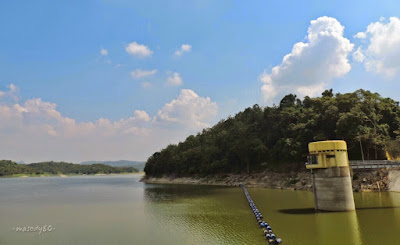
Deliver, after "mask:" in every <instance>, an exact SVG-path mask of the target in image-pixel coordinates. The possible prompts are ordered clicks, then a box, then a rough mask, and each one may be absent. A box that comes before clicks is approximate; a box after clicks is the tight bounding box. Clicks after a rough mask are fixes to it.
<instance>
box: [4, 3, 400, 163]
mask: <svg viewBox="0 0 400 245" xmlns="http://www.w3.org/2000/svg"><path fill="white" fill-rule="evenodd" d="M399 10H400V3H399V2H397V1H351V2H349V1H331V2H326V1H222V0H219V1H123V0H113V1H111V0H110V1H63V2H60V1H1V3H0V30H1V32H0V91H3V92H2V93H3V94H5V95H4V96H3V97H1V96H0V104H1V103H3V107H4V108H3V111H6V109H5V108H6V107H7V108H12V107H13V106H14V105H20V106H21V107H23V108H24V109H20V110H18V111H17V112H16V113H22V114H21V115H22V116H21V115H20V114H18V115H19V117H23V118H24V120H22V121H21V123H22V124H21V125H22V126H23V129H21V128H16V127H12V126H10V125H11V123H10V124H8V125H7V126H4V125H3V126H2V127H1V125H0V136H3V139H4V140H3V142H0V145H2V146H3V147H7V149H8V152H2V153H0V158H12V159H13V160H26V161H35V160H51V159H53V160H71V161H75V162H77V161H81V160H93V159H96V158H99V159H100V158H101V159H104V160H108V159H121V158H126V159H132V160H144V159H146V158H147V157H148V156H149V155H150V154H151V153H152V152H154V151H155V150H158V149H159V148H160V147H163V146H164V145H165V144H167V143H171V142H172V143H174V142H177V141H178V140H181V139H184V138H185V136H187V134H189V133H195V132H197V131H199V130H200V129H201V128H202V127H204V126H207V125H212V124H213V123H215V122H217V121H218V120H219V119H221V118H225V117H226V116H228V115H234V114H235V113H237V112H238V111H239V110H242V109H244V108H246V107H249V106H252V105H253V104H255V103H258V104H261V105H271V104H272V103H277V102H279V100H280V98H281V96H282V95H283V94H287V93H290V92H293V93H296V92H298V91H302V92H301V93H300V95H299V96H304V95H310V96H316V95H318V94H319V92H320V90H321V89H326V88H333V89H334V91H335V92H349V91H354V90H356V89H358V88H364V89H369V90H372V91H376V92H379V93H380V94H381V95H383V96H388V97H392V98H394V99H396V100H400V96H399V95H398V92H397V91H399V88H400V86H399V83H398V82H397V81H398V78H399V76H398V71H397V63H396V62H397V60H393V59H395V58H393V57H389V58H388V56H389V55H388V54H389V53H391V52H392V53H394V54H397V52H399V54H400V51H399V50H400V41H398V40H397V39H396V38H394V40H395V41H394V43H395V44H394V45H392V46H390V48H391V50H389V51H390V52H389V51H384V52H381V49H379V47H381V46H382V47H388V45H387V43H385V41H382V40H378V41H376V38H377V37H378V36H379V35H381V33H382V30H383V32H384V34H385V35H386V36H387V39H386V42H389V43H390V42H391V41H390V40H391V39H393V37H397V34H398V32H400V29H399V30H397V29H396V28H397V22H396V19H394V20H392V19H390V17H397V16H398V15H399V14H398V13H399ZM322 16H328V17H330V18H331V19H318V18H319V17H322ZM381 17H384V18H385V19H381ZM312 20H317V22H316V24H315V26H317V25H319V24H321V23H322V24H323V26H324V28H327V30H328V29H329V28H330V27H332V26H334V27H335V28H336V27H339V29H338V31H337V32H333V33H331V34H332V35H331V37H332V39H329V40H331V41H332V43H334V44H332V45H336V46H333V47H334V48H337V50H339V51H338V52H339V53H340V52H342V51H340V50H342V48H343V47H344V49H343V50H345V51H343V52H344V53H340V54H338V53H336V54H332V53H326V56H327V57H328V56H329V57H331V58H330V59H329V61H330V62H331V61H332V60H333V61H332V62H333V63H335V62H336V61H335V59H338V60H340V61H339V63H340V62H342V63H340V64H341V65H338V66H335V67H334V69H337V70H335V71H334V72H332V73H329V75H328V76H326V77H322V76H319V75H315V76H313V77H312V78H310V77H309V76H306V78H304V79H302V78H301V77H300V78H299V83H298V84H296V81H292V82H287V80H288V79H293V77H295V78H297V77H298V76H299V74H297V73H296V71H298V70H307V69H309V70H313V68H314V67H315V69H316V70H321V71H322V72H324V69H327V70H329V71H331V70H332V69H333V68H332V67H331V66H329V67H320V66H319V64H317V63H316V64H310V65H309V66H307V67H303V66H299V65H296V64H302V63H304V62H303V61H304V55H303V56H301V55H293V57H292V60H291V61H290V62H289V63H290V64H289V63H287V64H285V63H284V62H283V57H284V56H285V55H287V54H291V52H292V48H293V46H294V45H295V44H296V43H298V42H302V43H305V44H306V45H308V44H309V46H310V48H309V49H310V50H311V51H309V53H310V56H309V57H308V58H309V59H311V58H313V56H312V55H313V54H314V55H315V53H317V54H320V55H321V56H324V55H325V53H324V52H325V51H326V50H325V51H324V43H325V41H326V40H325V39H318V40H317V41H316V42H317V44H315V45H316V47H317V48H318V49H321V50H319V51H312V46H313V44H312V41H310V39H309V38H308V37H307V35H308V34H309V33H308V30H309V29H308V28H309V27H310V26H312V24H310V22H311V21H312ZM336 21H337V22H336ZM339 22H340V23H339ZM371 23H376V26H375V27H376V28H375V29H373V30H372V29H371V31H369V32H368V31H367V27H368V26H369V25H370V24H371ZM340 27H344V32H343V33H341V31H340ZM386 27H387V28H386ZM390 27H391V28H390ZM379 28H381V29H379ZM385 28H386V29H385ZM377 29H378V31H377ZM359 32H363V33H365V35H366V36H367V37H364V38H360V37H361V36H362V35H360V36H359V37H354V36H355V35H357V33H359ZM329 35H330V34H329ZM399 35H400V34H399ZM324 38H325V37H324ZM374 38H375V39H374ZM321 40H322V41H321ZM329 40H328V42H329ZM374 40H375V41H374ZM133 42H135V43H136V44H138V45H142V46H140V47H142V48H143V47H145V48H147V49H148V50H150V51H151V52H152V53H151V55H147V56H145V57H142V56H143V55H142V56H141V55H138V54H132V53H129V52H127V47H128V45H129V44H131V43H133ZM319 42H322V44H319ZM347 42H349V43H347ZM391 43H393V42H391ZM184 44H186V45H190V49H189V50H187V51H186V52H182V54H181V55H176V54H175V52H176V51H177V50H180V49H181V47H182V45H184ZM397 44H399V45H397ZM318 45H320V46H318ZM343 45H344V46H343ZM379 45H381V46H379ZM358 47H360V53H362V55H363V57H364V58H363V59H361V58H359V59H355V58H354V56H353V54H354V52H355V51H356V50H357V48H358ZM377 47H378V48H377ZM317 48H315V49H314V50H317ZM397 48H398V49H397ZM102 49H104V50H106V51H107V52H106V53H107V55H102V54H101V50H102ZM306 51H307V50H306V49H304V50H303V54H304V53H307V52H308V51H307V52H306ZM328 51H329V50H328ZM328 51H326V52H328ZM330 55H331V56H330ZM358 57H360V56H358ZM306 58H307V57H306ZM319 58H321V57H319ZM321 59H322V60H321V63H323V62H325V61H326V60H324V59H323V58H321ZM343 59H346V60H345V61H344V60H343ZM305 60H307V59H305ZM389 64H394V65H392V66H393V67H390V65H389ZM399 65H400V62H399ZM273 67H280V68H281V69H280V72H279V73H277V74H275V75H273V74H272V68H273ZM346 67H347V68H346ZM399 69H400V68H399ZM135 70H141V71H152V70H156V72H155V74H153V75H148V76H143V77H141V78H134V77H132V75H131V72H132V71H135ZM285 71H289V72H288V73H285ZM174 73H177V76H178V77H179V78H180V79H181V80H179V79H178V80H179V81H178V82H177V83H176V84H172V85H171V84H168V83H167V81H168V78H169V77H173V75H174ZM269 79H270V80H269ZM307 79H310V81H306V80H307ZM286 82H287V84H286ZM302 82H303V84H302ZM144 83H145V84H144ZM10 84H12V85H13V86H12V87H14V86H15V89H14V90H13V89H12V88H11V87H10ZM263 86H267V87H268V89H266V90H262V89H261V88H262V87H263ZM300 87H301V89H299V88H300ZM314 87H315V88H316V89H315V90H311V88H314ZM317 88H319V89H317ZM185 89H186V90H185ZM185 91H186V92H185ZM263 91H264V92H263ZM265 91H268V94H266V93H267V92H265ZM272 91H273V92H272ZM191 92H193V93H194V94H193V93H191ZM0 95H1V93H0ZM179 96H181V97H179ZM196 96H198V97H196ZM188 98H190V99H188ZM193 98H196V99H194V100H193ZM35 99H40V102H38V101H37V100H36V102H35V103H31V104H29V103H28V104H25V103H27V101H28V102H32V101H34V100H35ZM174 101H175V102H174ZM193 101H194V102H193ZM46 103H47V104H46ZM192 103H196V104H195V105H193V104H192ZM33 104H35V106H36V107H34V108H33V107H32V106H31V107H29V106H30V105H33ZM168 105H169V106H168ZM13 108H14V107H13ZM38 108H39V109H38ZM191 108H198V111H195V110H193V111H191V112H190V113H192V114H191V115H187V114H185V113H186V112H187V111H188V110H192V109H191ZM48 110H50V111H51V113H50V114H51V116H49V115H50V114H49V111H48ZM135 110H136V111H138V112H137V113H136V114H135ZM0 112H1V110H0ZM143 112H145V113H146V115H145V114H144V113H143ZM205 112H206V114H205V115H203V114H202V113H205ZM4 113H5V112H4ZM10 113H11V112H10ZM29 113H30V115H28V114H29ZM35 113H36V114H35ZM46 113H47V114H46ZM52 113H53V114H52ZM54 113H56V114H54ZM57 113H59V114H60V115H61V116H59V115H58V114H57ZM190 113H189V114H190ZM33 114H34V115H33ZM4 115H5V114H4ZM7 115H9V114H7ZM0 116H1V113H0ZM14 116H15V115H14ZM147 117H148V118H147ZM4 118H5V116H4ZM9 118H11V116H10V115H9ZM33 118H34V119H33ZM65 118H68V119H71V120H74V126H73V127H78V128H79V127H80V126H79V124H82V125H83V124H84V123H89V122H91V123H93V124H94V125H95V126H93V128H96V127H97V126H98V125H99V123H98V120H99V119H100V118H103V119H107V120H109V121H110V122H111V124H113V123H114V122H121V120H122V121H123V123H122V124H123V125H126V124H124V123H125V121H124V120H128V119H129V118H134V119H132V120H133V121H134V120H136V121H135V123H134V125H131V124H129V125H130V126H129V127H127V128H135V130H133V131H134V133H133V134H132V135H131V137H133V138H135V139H136V141H135V140H133V141H132V140H131V139H128V138H127V139H125V136H121V135H122V133H121V132H122V131H121V127H122V126H120V125H118V126H115V125H114V126H113V127H114V129H113V130H114V131H113V132H112V133H110V134H109V135H108V136H104V137H103V136H99V133H98V132H97V133H96V137H93V138H90V137H92V136H90V135H87V138H85V139H83V138H79V137H77V136H76V135H75V136H71V135H72V134H73V133H71V132H70V131H71V130H72V129H71V130H70V131H68V130H66V128H65V123H64V121H63V120H64V119H65ZM138 118H142V119H143V121H144V122H143V124H141V123H140V122H138V120H139V119H138ZM10 120H11V119H10ZM132 120H131V121H132ZM128 121H129V120H128ZM131 121H129V122H130V123H131ZM32 122H34V123H32ZM60 122H61V124H63V123H64V124H63V125H64V126H60V125H59V124H60ZM32 124H34V126H32ZM82 125H81V126H82ZM193 125H196V127H194V126H193ZM22 126H21V127H22ZM30 126H32V127H34V128H35V127H41V128H50V131H49V130H47V131H46V132H45V131H43V132H45V133H44V134H46V133H47V134H50V135H51V136H53V138H48V135H41V134H39V133H38V132H40V130H38V129H37V128H35V130H34V131H35V132H36V134H35V137H37V139H39V143H41V144H42V145H43V147H42V148H40V147H37V148H35V150H36V152H37V153H35V152H34V151H33V150H28V149H29V145H22V144H23V143H17V142H14V143H9V142H7V143H6V140H5V139H6V136H7V137H9V138H7V139H9V140H12V139H13V138H14V139H17V138H18V139H19V137H21V138H24V137H30V136H32V137H33V135H30V133H29V132H26V128H29V127H30ZM71 127H72V126H71ZM90 127H92V126H90ZM80 128H82V127H80ZM115 128H118V130H119V131H118V130H117V131H118V132H115V130H116V129H115ZM170 128H174V130H175V131H173V132H170V131H171V130H169V129H170ZM125 129H126V128H125ZM125 129H124V130H125ZM136 129H138V130H139V131H140V130H142V129H145V130H147V135H146V134H140V133H137V132H138V131H136ZM74 130H75V131H74ZM74 130H72V131H74V132H75V134H81V133H77V132H78V131H79V130H78V131H77V129H74ZM81 130H83V129H81ZM87 130H89V131H90V130H92V129H87ZM158 130H160V131H158ZM67 131H68V132H69V133H68V132H67ZM100 131H104V130H100ZM131 131H132V130H131ZM161 131H162V132H161ZM49 132H51V133H49ZM124 132H125V131H124ZM156 132H157V133H159V135H161V137H156ZM166 132H167V133H166ZM29 135H30V136H29ZM110 135H112V137H115V141H116V142H117V141H118V139H120V142H121V144H125V145H126V144H130V145H131V148H136V146H137V145H141V142H143V141H146V142H147V145H146V147H147V148H143V149H140V150H138V151H131V152H130V153H125V152H124V149H125V148H124V147H121V146H120V145H118V143H115V144H113V145H112V147H111V145H104V144H103V145H100V144H102V143H101V142H105V141H109V138H107V137H111V136H110ZM120 136H121V137H120ZM126 137H128V136H126ZM72 138H73V139H72ZM89 139H90V140H89ZM86 140H87V142H88V143H90V144H99V146H98V148H97V149H103V148H104V149H113V150H109V151H106V152H104V154H99V155H96V148H95V147H94V148H93V149H87V150H86V149H83V150H82V148H80V149H81V150H79V149H78V148H74V147H70V145H71V144H76V143H77V142H85V141H86ZM0 141H2V140H1V139H0ZM54 144H56V145H59V146H58V148H57V147H56V148H54V149H53V152H54V154H48V153H47V152H46V151H45V148H46V146H48V145H54ZM63 147H64V149H65V147H67V148H68V147H70V148H69V150H70V153H71V154H72V155H74V157H69V156H70V155H71V154H69V155H68V154H65V155H64V153H63V154H61V153H60V152H61V151H62V149H63ZM15 148H17V150H16V149H15ZM116 148H118V149H119V148H122V149H121V150H116ZM27 152H29V153H27ZM2 154H3V155H2Z"/></svg>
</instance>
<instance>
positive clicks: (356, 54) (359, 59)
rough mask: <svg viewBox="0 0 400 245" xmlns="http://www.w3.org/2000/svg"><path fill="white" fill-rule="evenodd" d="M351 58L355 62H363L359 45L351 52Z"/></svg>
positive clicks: (363, 56) (363, 57) (362, 54)
mask: <svg viewBox="0 0 400 245" xmlns="http://www.w3.org/2000/svg"><path fill="white" fill-rule="evenodd" d="M353 59H354V60H355V61H357V62H363V61H364V60H365V55H364V53H363V51H362V50H361V47H358V48H357V50H356V51H355V52H354V53H353Z"/></svg>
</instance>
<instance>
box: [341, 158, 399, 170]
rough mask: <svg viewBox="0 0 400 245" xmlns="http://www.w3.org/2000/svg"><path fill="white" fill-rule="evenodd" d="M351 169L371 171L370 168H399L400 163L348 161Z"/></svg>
mask: <svg viewBox="0 0 400 245" xmlns="http://www.w3.org/2000/svg"><path fill="white" fill-rule="evenodd" d="M349 164H350V167H351V168H352V169H372V168H399V167H400V161H389V160H367V161H359V160H355V161H349Z"/></svg>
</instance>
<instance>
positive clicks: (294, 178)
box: [141, 169, 390, 192]
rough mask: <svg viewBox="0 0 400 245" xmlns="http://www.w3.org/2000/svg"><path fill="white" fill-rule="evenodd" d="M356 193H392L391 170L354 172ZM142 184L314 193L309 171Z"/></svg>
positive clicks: (153, 180)
mask: <svg viewBox="0 0 400 245" xmlns="http://www.w3.org/2000/svg"><path fill="white" fill-rule="evenodd" d="M352 177H353V191H355V192H358V191H388V190H389V188H390V186H389V170H388V169H376V170H354V171H352ZM141 181H142V182H145V183H148V184H194V185H218V186H239V185H241V184H243V185H246V186H247V187H265V188H272V189H287V190H310V191H312V189H313V186H312V181H311V174H310V173H309V172H308V171H303V172H294V171H293V172H289V173H280V172H269V171H264V172H262V173H252V174H224V175H213V176H207V177H199V176H194V177H192V176H191V177H174V176H163V177H148V176H144V177H143V178H142V179H141Z"/></svg>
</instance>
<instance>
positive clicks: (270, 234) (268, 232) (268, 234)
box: [240, 185, 282, 244]
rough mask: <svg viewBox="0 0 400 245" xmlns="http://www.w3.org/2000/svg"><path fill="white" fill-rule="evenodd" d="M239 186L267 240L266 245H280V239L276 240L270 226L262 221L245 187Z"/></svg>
mask: <svg viewBox="0 0 400 245" xmlns="http://www.w3.org/2000/svg"><path fill="white" fill-rule="evenodd" d="M240 186H241V187H242V189H243V192H244V195H245V196H246V198H247V201H248V202H249V205H250V207H251V209H252V211H253V213H254V216H255V217H256V219H257V222H258V224H259V225H260V227H261V228H262V229H263V232H264V236H265V238H266V239H267V241H268V243H269V244H281V243H282V239H280V238H276V236H275V234H274V232H273V231H272V228H271V226H270V225H269V224H268V223H267V222H265V221H264V220H263V218H264V217H263V216H262V214H261V212H260V211H259V210H258V208H257V206H256V205H255V204H254V201H253V199H251V196H250V194H249V192H248V191H247V189H246V186H244V185H240Z"/></svg>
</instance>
